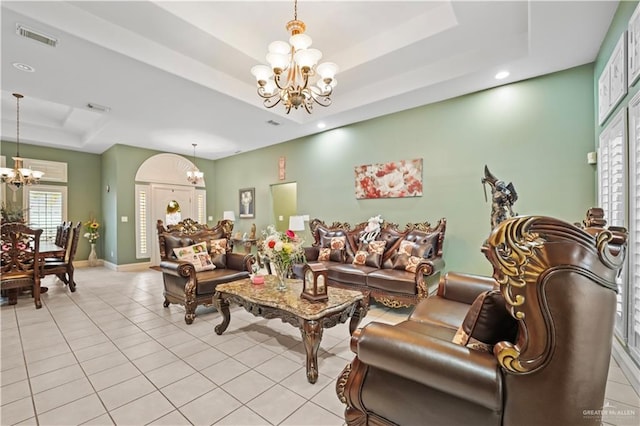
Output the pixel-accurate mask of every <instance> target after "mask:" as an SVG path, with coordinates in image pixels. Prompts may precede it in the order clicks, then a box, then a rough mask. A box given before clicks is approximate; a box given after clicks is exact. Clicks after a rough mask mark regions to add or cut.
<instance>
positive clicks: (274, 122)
mask: <svg viewBox="0 0 640 426" xmlns="http://www.w3.org/2000/svg"><path fill="white" fill-rule="evenodd" d="M267 124H271V125H272V126H279V125H280V123H278V122H277V121H273V120H269V121H267Z"/></svg>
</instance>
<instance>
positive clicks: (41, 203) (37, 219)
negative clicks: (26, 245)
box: [24, 185, 67, 241]
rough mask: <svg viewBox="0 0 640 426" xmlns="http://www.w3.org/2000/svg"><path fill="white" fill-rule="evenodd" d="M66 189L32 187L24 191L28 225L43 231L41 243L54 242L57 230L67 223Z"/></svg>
mask: <svg viewBox="0 0 640 426" xmlns="http://www.w3.org/2000/svg"><path fill="white" fill-rule="evenodd" d="M66 190H67V188H66V187H58V186H44V185H43V186H40V185H38V186H30V187H25V189H24V205H25V208H26V209H27V212H26V217H27V223H28V224H29V226H30V227H32V228H40V229H42V236H41V237H40V240H41V241H54V240H55V238H56V228H57V226H58V225H60V224H61V223H62V222H63V221H66Z"/></svg>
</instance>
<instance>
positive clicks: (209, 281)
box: [157, 219, 255, 324]
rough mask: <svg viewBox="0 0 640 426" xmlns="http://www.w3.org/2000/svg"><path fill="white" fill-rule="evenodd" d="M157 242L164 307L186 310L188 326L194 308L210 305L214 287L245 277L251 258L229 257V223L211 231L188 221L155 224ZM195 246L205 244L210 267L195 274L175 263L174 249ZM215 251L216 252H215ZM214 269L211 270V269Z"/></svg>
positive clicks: (187, 265)
mask: <svg viewBox="0 0 640 426" xmlns="http://www.w3.org/2000/svg"><path fill="white" fill-rule="evenodd" d="M157 229H158V242H159V245H160V269H161V270H162V278H163V281H164V307H165V308H166V307H168V306H169V304H170V303H179V304H181V305H183V306H184V307H185V309H186V314H185V316H184V320H185V322H186V323H187V324H191V323H192V322H193V320H194V318H195V316H196V313H195V311H196V307H197V306H198V305H211V304H212V298H213V294H214V293H215V289H216V286H217V285H218V284H222V283H226V282H230V281H235V280H240V279H243V278H248V277H249V272H250V271H251V265H252V264H253V263H254V262H255V258H254V257H253V256H252V255H251V254H240V253H233V246H232V244H231V238H230V237H231V232H232V231H233V222H231V221H229V220H221V221H220V222H218V224H217V225H216V226H214V227H213V228H209V227H208V226H207V225H206V224H198V223H197V222H194V221H193V220H191V219H185V220H183V221H182V222H180V223H178V224H175V225H169V226H167V227H166V228H165V226H164V224H163V222H162V220H158V224H157ZM197 243H206V252H207V253H208V254H209V259H208V260H207V262H209V260H210V261H211V263H212V265H210V267H209V268H207V270H202V271H197V270H196V267H194V262H190V261H184V260H179V259H178V257H177V256H176V254H175V250H174V249H180V248H188V247H190V246H193V245H194V244H197ZM216 248H219V249H220V252H215V249H216ZM213 268H215V269H213Z"/></svg>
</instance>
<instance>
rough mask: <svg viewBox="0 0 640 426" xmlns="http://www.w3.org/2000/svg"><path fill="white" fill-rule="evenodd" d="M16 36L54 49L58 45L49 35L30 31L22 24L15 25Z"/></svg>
mask: <svg viewBox="0 0 640 426" xmlns="http://www.w3.org/2000/svg"><path fill="white" fill-rule="evenodd" d="M16 34H18V35H19V36H22V37H26V38H30V39H31V40H35V41H37V42H40V43H43V44H46V45H47V46H51V47H56V46H57V45H58V39H57V38H55V37H51V36H50V35H47V34H45V33H42V32H40V31H36V30H32V29H31V28H27V27H25V26H24V25H22V24H16Z"/></svg>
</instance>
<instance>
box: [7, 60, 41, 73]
mask: <svg viewBox="0 0 640 426" xmlns="http://www.w3.org/2000/svg"><path fill="white" fill-rule="evenodd" d="M13 66H14V67H15V68H17V69H19V70H20V71H25V72H35V70H36V69H35V68H34V67H32V66H31V65H27V64H23V63H22V62H14V63H13Z"/></svg>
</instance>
